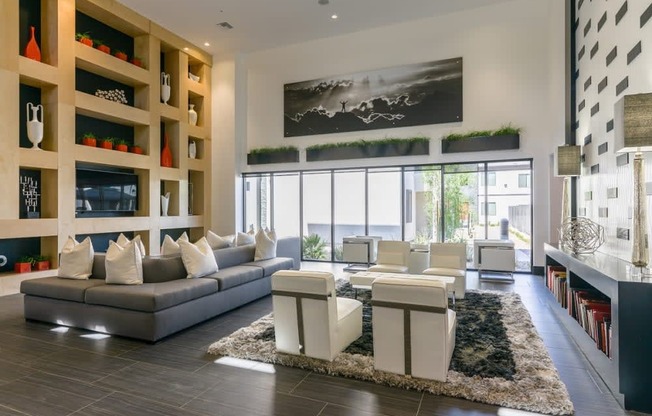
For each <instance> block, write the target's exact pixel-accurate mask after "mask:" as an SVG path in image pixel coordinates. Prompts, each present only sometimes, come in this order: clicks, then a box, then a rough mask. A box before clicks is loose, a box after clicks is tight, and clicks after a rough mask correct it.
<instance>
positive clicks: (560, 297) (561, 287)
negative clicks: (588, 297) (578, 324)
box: [546, 266, 568, 308]
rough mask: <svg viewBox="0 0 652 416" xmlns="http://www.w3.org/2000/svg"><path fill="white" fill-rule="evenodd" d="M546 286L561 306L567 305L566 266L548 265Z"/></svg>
mask: <svg viewBox="0 0 652 416" xmlns="http://www.w3.org/2000/svg"><path fill="white" fill-rule="evenodd" d="M546 286H548V289H550V291H551V292H552V294H553V295H554V296H555V299H557V302H559V303H560V304H561V306H562V307H563V308H566V307H567V303H568V300H567V299H568V295H567V292H568V285H567V284H566V268H565V267H562V266H548V271H547V279H546Z"/></svg>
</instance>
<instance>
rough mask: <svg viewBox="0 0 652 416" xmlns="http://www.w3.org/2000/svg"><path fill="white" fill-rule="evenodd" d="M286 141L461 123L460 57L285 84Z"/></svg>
mask: <svg viewBox="0 0 652 416" xmlns="http://www.w3.org/2000/svg"><path fill="white" fill-rule="evenodd" d="M283 97H284V106H283V109H284V113H285V116H284V132H285V133H284V135H285V137H297V136H310V135H315V134H327V133H343V132H351V131H364V130H376V129H388V128H394V127H408V126H421V125H427V124H439V123H453V122H460V121H462V58H453V59H446V60H441V61H433V62H425V63H419V64H412V65H403V66H398V67H392V68H385V69H378V70H374V71H366V72H360V73H357V74H351V75H341V76H334V77H329V78H322V79H316V80H312V81H302V82H295V83H291V84H285V86H284V95H283Z"/></svg>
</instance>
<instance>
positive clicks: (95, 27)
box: [75, 10, 134, 59]
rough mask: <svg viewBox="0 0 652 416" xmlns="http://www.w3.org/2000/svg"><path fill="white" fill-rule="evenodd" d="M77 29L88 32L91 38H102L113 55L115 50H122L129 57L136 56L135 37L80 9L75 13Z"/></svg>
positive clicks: (80, 31)
mask: <svg viewBox="0 0 652 416" xmlns="http://www.w3.org/2000/svg"><path fill="white" fill-rule="evenodd" d="M75 31H76V32H77V33H87V32H88V34H89V35H90V37H91V39H99V40H101V41H102V42H103V43H104V44H105V45H106V46H108V47H110V48H111V54H112V55H115V52H116V51H118V50H120V51H122V52H124V53H126V54H127V55H128V56H129V59H131V58H133V56H134V38H132V37H131V36H129V35H126V34H124V33H123V32H121V31H119V30H116V29H114V28H112V27H111V26H108V25H106V24H104V23H102V22H100V21H99V20H96V19H94V18H92V17H91V16H89V15H87V14H84V13H82V12H80V11H79V10H77V11H76V13H75ZM93 47H95V45H93Z"/></svg>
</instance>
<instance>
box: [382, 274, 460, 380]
mask: <svg viewBox="0 0 652 416" xmlns="http://www.w3.org/2000/svg"><path fill="white" fill-rule="evenodd" d="M371 304H372V305H373V318H372V319H373V321H372V325H373V334H374V368H376V369H377V370H382V371H388V372H391V373H397V374H406V375H412V376H413V377H418V378H426V379H431V380H440V381H446V374H447V373H448V367H449V365H450V361H451V358H452V356H453V350H454V349H455V330H456V327H457V318H456V314H455V312H454V311H452V310H450V309H448V296H447V293H446V285H445V284H444V283H442V282H438V281H434V280H426V279H391V278H380V279H376V280H375V281H374V282H373V284H372V300H371ZM406 323H407V325H406Z"/></svg>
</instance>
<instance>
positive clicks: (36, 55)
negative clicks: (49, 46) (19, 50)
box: [25, 26, 41, 62]
mask: <svg viewBox="0 0 652 416" xmlns="http://www.w3.org/2000/svg"><path fill="white" fill-rule="evenodd" d="M29 30H30V33H31V34H30V38H29V42H27V46H25V56H26V57H27V58H29V59H33V60H35V61H39V62H41V49H39V47H38V44H37V43H36V37H35V36H34V33H35V31H36V28H35V27H34V26H30V27H29Z"/></svg>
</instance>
